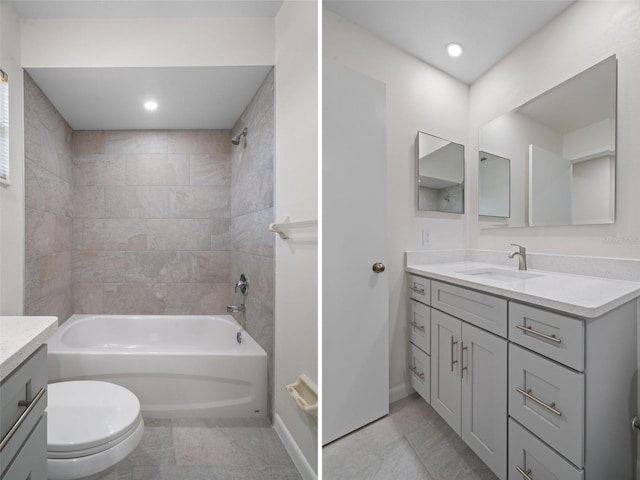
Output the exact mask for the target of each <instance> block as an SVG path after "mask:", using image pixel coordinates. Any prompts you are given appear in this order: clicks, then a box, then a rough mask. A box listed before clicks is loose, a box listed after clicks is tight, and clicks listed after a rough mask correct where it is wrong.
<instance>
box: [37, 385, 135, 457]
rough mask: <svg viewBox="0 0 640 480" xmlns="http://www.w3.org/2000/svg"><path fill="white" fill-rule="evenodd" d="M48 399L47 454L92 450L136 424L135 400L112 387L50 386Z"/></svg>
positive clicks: (123, 390) (123, 391)
mask: <svg viewBox="0 0 640 480" xmlns="http://www.w3.org/2000/svg"><path fill="white" fill-rule="evenodd" d="M48 397H49V398H48V407H47V450H48V451H49V452H74V451H78V450H87V449H92V448H94V447H97V446H99V445H103V444H105V443H108V442H110V441H112V440H114V439H116V438H118V437H120V436H122V435H123V434H124V433H126V432H127V431H128V430H130V429H131V428H132V427H134V426H135V424H136V423H138V422H139V421H140V402H139V401H138V398H137V397H136V396H135V395H134V394H133V393H131V392H130V391H129V390H127V389H126V388H123V387H121V386H120V385H115V384H113V383H106V382H95V381H88V380H82V381H73V382H60V383H52V384H50V385H49V386H48Z"/></svg>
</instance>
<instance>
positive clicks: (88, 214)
mask: <svg viewBox="0 0 640 480" xmlns="http://www.w3.org/2000/svg"><path fill="white" fill-rule="evenodd" d="M104 189H105V187H104V186H102V185H89V186H85V187H82V186H81V187H76V188H75V189H74V193H73V216H74V218H103V217H104V216H105V214H104Z"/></svg>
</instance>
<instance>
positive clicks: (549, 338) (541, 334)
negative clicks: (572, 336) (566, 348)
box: [516, 325, 562, 343]
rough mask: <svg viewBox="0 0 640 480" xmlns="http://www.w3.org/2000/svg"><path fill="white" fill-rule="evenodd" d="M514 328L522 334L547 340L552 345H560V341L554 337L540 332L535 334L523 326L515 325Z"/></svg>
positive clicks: (529, 328)
mask: <svg viewBox="0 0 640 480" xmlns="http://www.w3.org/2000/svg"><path fill="white" fill-rule="evenodd" d="M516 328H517V329H519V330H522V331H523V332H524V333H530V334H531V335H535V336H537V337H540V338H544V339H545V340H549V341H550V342H553V343H562V340H560V339H559V338H556V336H555V335H546V334H544V333H542V332H536V331H535V330H534V329H533V328H531V327H525V326H524V325H516Z"/></svg>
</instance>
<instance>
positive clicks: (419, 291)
mask: <svg viewBox="0 0 640 480" xmlns="http://www.w3.org/2000/svg"><path fill="white" fill-rule="evenodd" d="M409 290H412V291H414V292H416V293H417V294H418V295H424V288H416V287H409Z"/></svg>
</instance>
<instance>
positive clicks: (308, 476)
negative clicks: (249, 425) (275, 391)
mask: <svg viewBox="0 0 640 480" xmlns="http://www.w3.org/2000/svg"><path fill="white" fill-rule="evenodd" d="M273 428H274V429H275V431H276V433H277V434H278V437H280V440H281V441H282V444H283V445H284V448H286V449H287V452H288V453H289V456H290V457H291V460H293V463H294V465H295V466H296V468H297V469H298V472H300V475H301V476H302V478H303V479H304V480H318V475H317V474H316V472H314V471H313V468H312V467H311V465H310V464H309V462H307V459H306V458H305V457H304V455H303V454H302V450H300V448H299V447H298V444H297V443H296V441H295V440H294V439H293V437H292V436H291V434H290V433H289V430H287V427H286V426H285V424H284V422H283V421H282V419H281V418H280V416H279V415H278V414H277V413H276V414H275V418H274V422H273Z"/></svg>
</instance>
